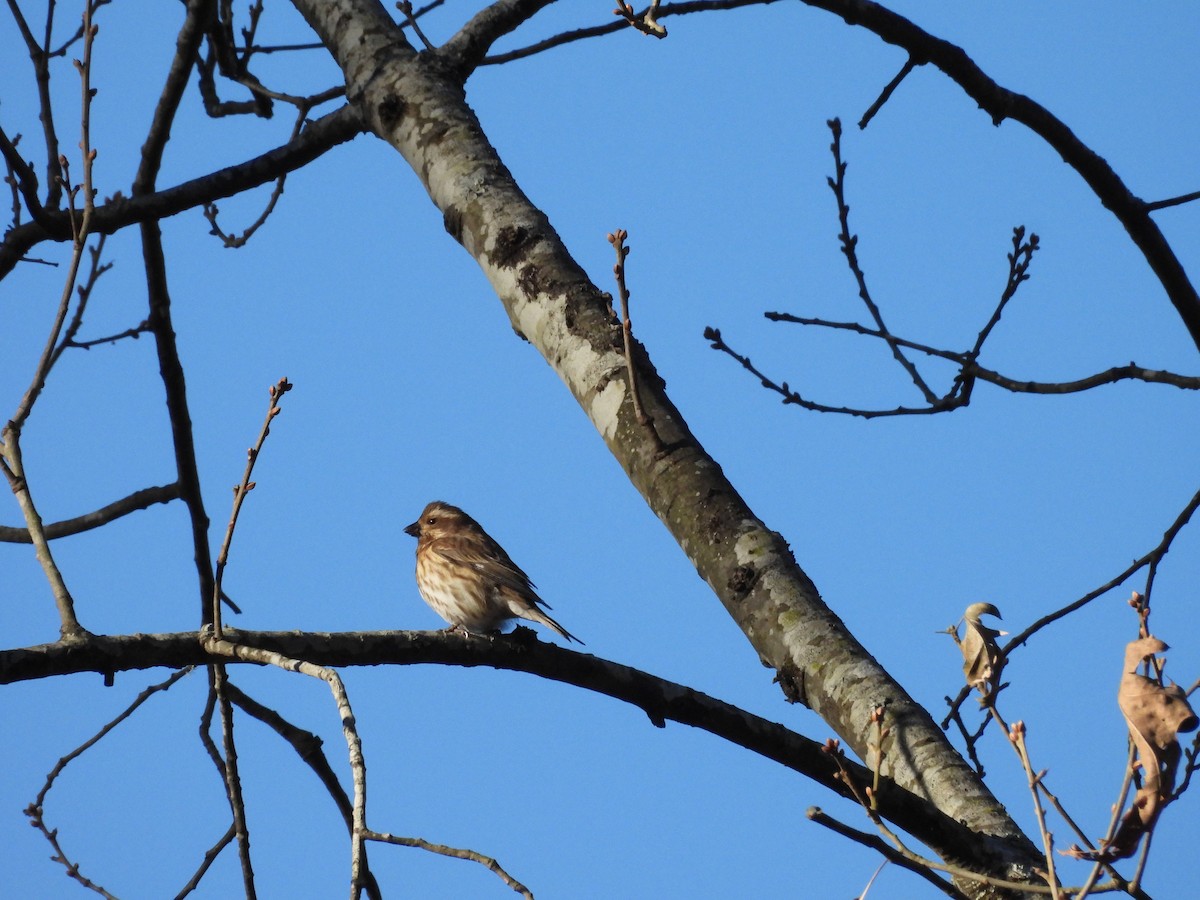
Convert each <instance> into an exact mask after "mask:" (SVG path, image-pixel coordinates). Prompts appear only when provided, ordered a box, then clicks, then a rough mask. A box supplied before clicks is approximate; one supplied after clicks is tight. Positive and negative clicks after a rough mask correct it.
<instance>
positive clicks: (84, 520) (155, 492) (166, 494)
mask: <svg viewBox="0 0 1200 900" xmlns="http://www.w3.org/2000/svg"><path fill="white" fill-rule="evenodd" d="M178 499H179V482H175V483H174V484H167V485H163V486H161V487H149V488H142V489H141V490H140V491H134V492H133V493H132V494H130V495H129V496H128V497H122V498H121V499H120V500H114V501H113V502H112V503H110V504H108V506H102V507H100V509H97V510H93V511H92V512H89V513H84V514H83V515H82V516H76V517H75V518H73V519H64V520H63V521H61V522H54V523H52V524H50V525H46V526H44V527H43V530H44V531H45V534H46V538H47V540H54V539H55V538H61V537H67V536H68V535H72V534H81V533H82V532H85V531H91V530H92V529H93V528H99V527H100V526H101V525H107V524H108V523H109V522H113V521H115V520H117V519H119V518H121V517H122V516H126V515H128V514H129V513H131V512H136V511H137V510H139V509H146V508H147V507H150V506H153V505H154V504H155V503H169V502H171V501H172V500H178ZM0 543H9V544H30V543H33V539H32V538H31V537H30V536H29V529H28V528H14V527H13V526H11V525H0Z"/></svg>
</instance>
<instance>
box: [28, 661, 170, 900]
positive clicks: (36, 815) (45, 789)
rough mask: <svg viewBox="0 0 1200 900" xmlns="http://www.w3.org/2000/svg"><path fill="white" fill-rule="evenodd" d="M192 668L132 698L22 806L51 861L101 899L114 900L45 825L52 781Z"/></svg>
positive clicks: (59, 764)
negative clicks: (49, 851) (51, 851)
mask: <svg viewBox="0 0 1200 900" xmlns="http://www.w3.org/2000/svg"><path fill="white" fill-rule="evenodd" d="M192 668H193V667H192V666H187V667H185V668H182V669H179V670H178V671H176V672H173V673H171V675H170V676H168V677H167V678H166V679H165V680H164V681H161V682H159V683H158V684H153V685H151V686H150V687H148V688H146V689H145V690H143V691H142V692H141V693H139V694H138V695H137V697H135V698H134V700H133V702H132V703H130V704H129V706H127V707H125V709H124V710H123V711H122V712H121V713H119V714H118V715H117V716H116V717H115V718H113V719H111V720H110V721H109V722H108V724H106V725H105V726H104V727H103V728H101V729H100V730H99V731H98V732H96V733H95V734H94V735H92V736H91V737H90V738H88V739H87V740H86V741H84V742H83V743H82V744H80V745H79V746H78V747H76V748H75V749H74V750H72V751H71V752H70V753H68V754H67V755H66V756H64V757H62V758H61V759H59V761H58V762H57V763H55V765H54V768H53V769H51V770H50V774H49V775H47V776H46V782H45V784H43V785H42V789H41V790H40V791H38V795H37V798H36V799H35V800H34V801H33V802H32V803H30V804H29V805H28V806H27V807H25V815H26V816H28V817H29V819H30V824H31V825H33V827H34V828H36V829H37V830H38V831H40V832H41V833H42V835H43V836H44V837H45V838H46V840H48V841H49V842H50V845H51V846H52V847H53V848H54V854H55V855H54V856H53V857H51V858H52V859H53V860H54V861H55V862H60V863H62V864H63V866H65V867H66V869H67V875H69V876H70V877H71V878H73V879H75V880H76V881H78V882H79V883H80V884H82V885H83V886H84V887H86V888H89V889H91V890H93V891H95V892H96V893H98V894H100V895H101V896H103V897H108V898H111V900H116V898H115V897H113V895H112V894H110V893H108V891H106V890H104V888H102V887H100V886H99V885H96V884H93V883H92V882H91V881H89V880H88V879H87V878H85V877H84V876H83V874H82V873H81V872H80V871H79V865H78V864H77V863H72V862H70V860H68V859H67V856H66V854H65V853H64V852H63V849H62V846H61V844H60V843H59V841H58V829H57V828H54V829H51V828H49V827H48V826H47V825H46V819H45V809H46V798H47V797H48V796H49V794H50V790H51V788H53V787H54V782H55V781H56V780H57V779H58V776H59V775H61V774H62V772H63V770H64V769H66V767H67V766H69V765H70V764H71V763H72V762H73V761H74V760H76V759H78V758H79V757H80V756H82V755H83V754H84V753H86V752H87V751H88V750H90V749H91V748H92V747H94V746H95V745H96V744H98V743H99V742H100V741H101V740H103V739H104V737H105V736H106V735H108V733H109V732H111V731H112V730H113V729H114V728H116V727H117V726H118V725H120V724H121V723H122V722H124V721H125V720H126V719H128V718H129V717H130V716H132V715H133V714H134V713H135V712H136V711H137V709H138V707H140V706H141V705H142V704H143V703H145V702H146V701H147V700H149V699H150V698H151V697H152V696H154V695H155V694H157V693H159V692H160V691H166V690H170V688H171V687H172V685H174V684H175V682H177V681H179V679H181V678H183V677H184V676H185V675H187V674H188V673H189V672H191V671H192Z"/></svg>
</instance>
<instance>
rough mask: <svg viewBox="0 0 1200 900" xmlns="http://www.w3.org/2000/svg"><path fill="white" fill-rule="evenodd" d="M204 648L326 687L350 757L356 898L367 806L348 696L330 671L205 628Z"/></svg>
mask: <svg viewBox="0 0 1200 900" xmlns="http://www.w3.org/2000/svg"><path fill="white" fill-rule="evenodd" d="M201 643H202V645H203V646H204V649H205V650H206V651H207V652H209V653H212V654H215V655H217V656H223V657H226V658H228V659H237V660H241V661H243V662H252V663H259V664H261V665H270V666H277V667H278V668H281V669H284V670H285V671H288V672H298V673H300V674H302V675H308V676H309V677H311V678H319V679H321V680H322V681H324V682H325V683H326V684H328V685H329V689H330V691H331V692H332V693H333V698H334V702H335V703H336V704H337V709H338V714H339V716H340V717H341V721H342V733H343V735H344V736H345V739H346V744H347V747H348V749H349V755H350V771H351V775H352V778H353V782H354V812H353V817H352V818H353V822H354V827H353V829H352V830H351V840H350V883H351V894H352V896H353V897H357V896H358V895H359V894H360V893H361V890H362V885H363V880H364V872H363V851H364V847H363V841H364V838H363V835H364V834H365V833H366V830H367V828H366V804H367V769H366V764H365V762H364V760H363V752H362V740H361V739H360V738H359V735H358V728H357V726H356V724H355V720H354V711H353V710H352V709H351V707H350V697H349V695H348V694H347V693H346V687H345V685H344V684H343V683H342V679H341V677H340V676H339V675H338V674H337V672H336V671H335V670H333V669H332V668H328V667H324V666H318V665H315V664H313V663H310V662H306V661H304V660H301V659H296V658H291V657H285V656H284V655H283V654H281V653H277V652H275V651H273V650H263V649H260V648H258V647H250V646H247V645H245V644H235V643H233V642H232V641H228V640H223V639H219V638H217V637H216V636H215V634H214V632H213V630H212V629H205V631H204V632H203V633H202V634H201Z"/></svg>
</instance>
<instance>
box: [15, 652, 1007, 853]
mask: <svg viewBox="0 0 1200 900" xmlns="http://www.w3.org/2000/svg"><path fill="white" fill-rule="evenodd" d="M527 634H528V632H526V631H520V632H518V634H517V635H515V636H512V637H508V638H499V639H491V638H481V637H478V636H472V635H463V634H457V633H451V632H446V631H432V632H431V631H378V632H343V633H335V634H329V633H320V632H296V631H280V632H263V631H242V630H238V629H231V628H226V629H225V636H226V638H227V639H228V640H229V641H230V642H233V643H236V644H237V645H238V646H241V647H246V648H253V652H254V653H258V654H264V653H268V654H269V653H275V654H280V655H282V656H285V657H288V658H290V659H296V660H304V661H305V662H306V663H311V664H313V665H314V666H322V667H327V668H334V667H338V668H342V667H348V666H379V665H428V664H433V665H456V666H466V667H476V666H487V667H491V668H496V669H504V670H508V671H515V672H527V673H529V674H532V675H537V676H539V677H542V678H548V679H551V680H553V681H559V682H562V683H564V684H571V685H574V686H576V687H580V688H583V689H585V690H589V691H594V692H596V693H599V694H604V695H606V696H609V697H612V698H614V699H616V700H620V701H622V702H624V703H628V704H630V705H632V706H635V707H637V708H638V709H640V710H641V711H642V712H644V713H645V714H646V716H647V717H648V718H649V720H650V722H651V723H652V724H653V725H655V726H657V727H660V728H661V727H664V726H665V724H666V722H667V721H668V720H669V721H672V722H678V723H680V724H682V725H690V726H692V727H694V728H698V729H700V730H702V731H707V732H708V733H709V734H712V735H715V736H716V737H719V738H722V739H724V740H727V741H729V742H730V743H733V744H736V745H738V746H740V747H744V748H745V749H747V750H750V751H751V752H753V753H757V754H759V755H760V756H763V757H765V758H767V759H771V760H773V761H775V762H777V763H779V764H780V765H782V766H785V767H787V768H789V769H791V770H792V771H795V772H798V773H800V774H802V775H805V776H806V777H808V778H811V779H812V780H814V781H816V782H817V783H818V784H820V785H822V786H823V787H825V788H828V789H829V790H831V791H833V792H835V793H837V794H839V795H840V796H843V797H847V798H850V799H853V795H852V793H851V791H850V790H849V789H848V787H847V786H846V784H845V783H844V782H842V781H840V780H839V779H838V778H837V777H836V776H837V774H838V771H839V767H838V765H837V764H836V763H835V762H834V760H833V758H832V757H831V756H829V755H828V754H827V753H826V752H825V751H824V749H823V745H822V744H821V743H818V742H817V741H814V740H811V739H809V738H806V737H804V736H802V735H799V734H796V733H795V732H793V731H790V730H789V729H787V728H785V727H784V726H783V725H780V724H778V723H776V722H771V721H769V720H767V719H763V718H761V717H759V716H756V715H754V714H753V713H749V712H746V711H745V710H742V709H739V708H738V707H736V706H733V705H731V704H728V703H725V702H723V701H721V700H718V699H716V698H714V697H710V696H708V695H707V694H704V693H701V692H700V691H695V690H693V689H691V688H689V687H687V686H685V685H681V684H677V683H675V682H671V681H667V680H665V679H662V678H659V677H657V676H655V675H652V674H650V673H648V672H643V671H641V670H638V669H635V668H632V667H630V666H626V665H622V664H621V663H617V662H612V661H609V660H606V659H601V658H599V657H596V656H592V655H590V654H585V653H580V652H578V651H573V650H568V649H565V648H563V647H558V646H556V645H554V644H545V643H541V642H540V641H536V640H531V639H530V640H526V639H524V638H525V636H526V635H527ZM251 655H252V654H251ZM256 661H259V660H258V657H253V658H238V659H235V658H230V657H229V656H228V655H215V654H212V653H210V652H208V650H206V649H205V647H204V645H203V644H202V643H201V640H200V636H199V635H198V634H197V633H196V632H184V633H180V634H137V635H120V636H110V635H92V636H90V637H88V638H87V639H86V640H85V641H83V642H64V641H58V642H55V643H53V644H42V645H39V646H34V647H22V648H16V649H10V650H0V684H12V683H15V682H19V681H29V680H34V679H39V678H52V677H58V676H62V675H70V674H80V673H83V672H96V673H100V674H103V675H105V676H106V677H109V676H111V675H112V674H113V673H116V672H126V671H136V670H141V669H149V668H155V667H159V666H167V667H172V668H174V667H180V666H186V665H197V666H199V665H209V664H213V663H215V662H223V663H225V664H227V665H235V664H237V663H239V662H250V663H254V662H256ZM841 765H842V766H845V767H847V768H848V769H849V770H850V773H851V776H852V777H853V778H854V779H855V780H856V781H857V782H858V784H860V785H866V784H870V783H871V781H872V773H871V772H870V771H869V770H868V769H866V768H865V767H863V766H860V765H857V764H855V763H853V762H851V761H849V760H843V761H842V762H841ZM878 798H879V811H880V814H881V815H883V816H884V817H885V818H887V819H889V820H890V821H892V822H894V823H895V824H896V825H898V826H899V827H900V828H903V829H904V830H906V831H908V832H910V833H912V834H916V835H919V836H920V837H922V838H923V839H925V840H927V841H929V842H930V843H931V844H933V845H934V846H937V847H940V848H943V849H944V850H946V851H947V852H948V851H950V850H953V851H954V852H953V854H952V855H953V856H955V857H956V858H958V859H959V860H972V861H973V862H974V863H975V865H977V866H978V865H979V860H981V859H985V860H986V859H992V860H997V861H998V859H999V857H1000V855H1001V852H1002V847H1001V846H999V845H998V844H997V842H995V841H992V840H990V839H989V838H988V837H987V836H986V835H980V834H978V833H976V832H974V831H972V830H971V829H969V828H967V827H965V826H964V825H962V824H961V823H959V822H957V821H955V820H954V819H953V818H951V817H950V816H946V815H944V814H943V813H941V812H939V811H938V810H937V809H936V808H935V807H934V806H933V804H931V803H929V802H928V801H927V800H925V799H923V798H921V797H918V796H916V795H915V794H913V793H911V792H909V791H906V790H902V789H898V788H896V787H895V786H894V785H887V784H886V783H885V784H884V785H883V786H882V788H881V790H880V792H879V794H878Z"/></svg>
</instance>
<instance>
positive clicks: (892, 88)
mask: <svg viewBox="0 0 1200 900" xmlns="http://www.w3.org/2000/svg"><path fill="white" fill-rule="evenodd" d="M916 67H917V64H916V62H914V61H913V58H912V57H911V56H910V57H909V58H908V59H906V60H905V61H904V65H903V66H902V67H901V68H900V71H899V72H897V73H896V77H895V78H893V79H892V80H891V81H889V82H888V83H887V84H886V85H885V86H884V88H883V91H882V92H881V93H880V94H879V97H878V98H877V99H876V100H875V102H874V103H872V104H871V105H870V106H869V107H867V111H866V112H865V113H863V115H862V118H861V119H859V120H858V127H859V130H860V131H861V130H863V129H865V128H866V127H867V125H869V124H870V122H871V120H872V119H873V118H875V114H876V113H877V112H879V110H881V109H883V104H885V103H887V102H888V100H889V99H890V98H891V96H892V94H894V93H895V92H896V88H898V87H900V82H902V81H903V80H904V79H905V78H907V77H908V75H909V73H910V72H912V70H913V69H915V68H916Z"/></svg>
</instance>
